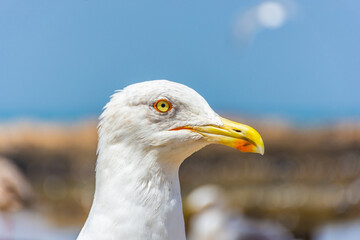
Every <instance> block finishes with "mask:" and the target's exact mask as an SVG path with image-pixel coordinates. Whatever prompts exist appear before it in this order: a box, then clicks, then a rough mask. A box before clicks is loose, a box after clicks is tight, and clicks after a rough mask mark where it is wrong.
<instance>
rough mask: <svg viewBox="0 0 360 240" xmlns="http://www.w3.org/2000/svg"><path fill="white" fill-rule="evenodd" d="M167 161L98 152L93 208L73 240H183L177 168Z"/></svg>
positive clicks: (120, 149) (128, 152) (153, 155)
mask: <svg viewBox="0 0 360 240" xmlns="http://www.w3.org/2000/svg"><path fill="white" fill-rule="evenodd" d="M164 160H165V161H164ZM170 162H172V161H167V159H160V157H159V155H158V152H157V151H156V150H152V151H144V150H142V151H141V150H140V151H139V149H131V148H128V147H124V146H121V145H112V146H108V147H107V148H105V149H104V148H102V151H101V152H99V157H98V162H97V168H96V169H97V170H96V190H95V196H94V202H93V206H92V208H91V211H90V214H89V217H88V220H87V222H86V224H85V226H84V228H83V230H82V233H81V234H80V236H79V238H78V239H85V237H84V238H80V237H81V236H82V235H84V236H85V235H87V236H90V235H91V236H92V237H90V238H86V239H170V238H171V239H175V240H183V239H185V229H184V220H183V214H182V204H181V195H180V184H179V178H178V170H179V164H170ZM83 232H84V233H83ZM86 232H88V233H86ZM99 234H101V235H99ZM93 236H97V237H93ZM104 236H108V237H104Z"/></svg>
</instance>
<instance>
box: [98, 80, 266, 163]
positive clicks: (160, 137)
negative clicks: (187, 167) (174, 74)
mask: <svg viewBox="0 0 360 240" xmlns="http://www.w3.org/2000/svg"><path fill="white" fill-rule="evenodd" d="M99 139H100V140H99V149H100V147H101V146H103V145H104V144H106V145H108V146H111V145H117V144H121V145H123V146H128V147H130V146H131V147H132V149H134V148H136V150H137V151H139V150H142V151H146V152H153V153H154V152H156V153H157V154H161V155H162V157H165V158H167V159H170V158H171V159H174V157H175V156H180V157H179V161H182V160H183V159H184V158H186V157H187V156H188V155H190V154H192V153H193V152H195V151H197V150H199V149H200V148H202V147H204V146H205V145H207V144H210V143H219V144H224V145H227V146H230V147H233V148H236V149H238V150H240V151H243V152H254V153H260V154H263V153H264V144H263V140H262V138H261V136H260V134H259V133H258V132H257V131H256V130H255V129H253V128H251V127H249V126H247V125H244V124H240V123H236V122H233V121H230V120H227V119H225V118H222V117H220V116H219V115H218V114H217V113H215V112H214V110H212V109H211V107H210V106H209V104H208V103H207V102H206V100H205V99H204V98H203V97H202V96H201V95H200V94H198V93H197V92H196V91H194V90H193V89H191V88H189V87H187V86H185V85H182V84H179V83H175V82H170V81H167V80H154V81H147V82H141V83H136V84H133V85H130V86H128V87H126V88H124V89H123V90H120V91H118V92H116V93H115V94H114V95H113V96H112V97H111V100H110V102H109V103H108V104H107V105H106V106H105V110H104V112H103V114H102V115H101V117H100V125H99ZM134 150H135V149H134Z"/></svg>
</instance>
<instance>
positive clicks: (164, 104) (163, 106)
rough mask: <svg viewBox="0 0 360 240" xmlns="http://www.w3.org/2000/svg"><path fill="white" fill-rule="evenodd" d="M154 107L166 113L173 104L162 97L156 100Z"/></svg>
mask: <svg viewBox="0 0 360 240" xmlns="http://www.w3.org/2000/svg"><path fill="white" fill-rule="evenodd" d="M154 108H155V109H156V110H157V111H158V112H162V113H164V112H167V111H170V110H171V109H172V105H171V103H170V102H169V101H168V100H166V99H160V100H157V101H156V103H155V104H154Z"/></svg>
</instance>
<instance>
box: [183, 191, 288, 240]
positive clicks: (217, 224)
mask: <svg viewBox="0 0 360 240" xmlns="http://www.w3.org/2000/svg"><path fill="white" fill-rule="evenodd" d="M185 204H186V207H187V208H189V210H190V211H191V212H192V213H193V215H192V217H191V219H190V231H189V236H188V239H189V240H219V239H221V240H253V239H257V240H293V237H292V235H291V234H290V232H288V230H287V229H285V228H284V227H283V226H281V225H279V224H277V223H275V222H269V221H260V220H251V219H247V218H246V217H245V216H243V215H242V214H240V213H235V212H234V211H233V210H232V209H231V208H230V207H229V206H228V203H227V195H226V193H225V191H223V190H222V189H221V188H220V187H218V186H215V185H206V186H202V187H199V188H197V189H195V190H194V191H193V192H191V193H190V194H189V196H188V197H187V198H186V201H185Z"/></svg>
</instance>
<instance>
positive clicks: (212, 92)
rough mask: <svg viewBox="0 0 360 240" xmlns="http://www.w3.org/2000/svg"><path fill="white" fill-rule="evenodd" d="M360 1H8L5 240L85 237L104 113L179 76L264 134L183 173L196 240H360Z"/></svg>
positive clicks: (3, 113) (0, 162) (0, 209)
mask: <svg viewBox="0 0 360 240" xmlns="http://www.w3.org/2000/svg"><path fill="white" fill-rule="evenodd" d="M359 24H360V2H359V1H356V0H344V1H336V0H328V1H310V0H301V1H300V0H281V1H280V0H279V1H267V0H259V1H258V0H254V1H235V0H228V1H212V0H210V1H189V0H185V1H160V0H159V1H158V0H155V1H145V0H139V1H94V0H86V1H85V0H84V1H81V0H77V1H70V0H67V1H45V0H44V1H41V0H36V1H17V0H1V1H0V34H1V37H0V156H1V157H0V239H7V240H9V239H11V240H42V239H46V240H48V239H65V240H66V239H75V238H76V236H77V234H78V232H79V230H80V228H81V226H82V224H83V223H84V221H85V219H86V217H87V214H88V211H89V208H90V206H91V202H92V196H93V192H94V168H95V161H96V144H97V133H96V125H97V117H98V115H99V114H100V113H101V111H102V107H103V106H104V105H105V104H106V102H107V101H108V100H109V96H110V95H111V94H112V93H113V92H114V90H116V89H121V88H123V87H125V86H127V85H129V84H131V83H135V82H141V81H145V80H153V79H168V80H172V81H176V82H180V83H183V84H185V85H188V86H190V87H192V88H194V89H195V90H196V91H198V92H199V93H200V94H201V95H202V96H203V97H204V98H205V99H207V101H208V102H209V104H210V105H211V106H212V107H213V108H214V110H215V111H217V112H218V113H220V114H221V115H225V116H226V117H228V118H231V119H234V120H237V121H240V122H242V123H245V124H249V125H251V126H253V127H254V128H256V129H257V130H258V131H259V132H260V134H261V135H262V136H263V139H264V142H265V149H266V151H265V155H264V156H257V155H252V154H242V153H239V152H238V151H236V150H233V149H230V148H226V147H222V146H216V145H211V146H208V147H206V148H205V149H203V150H201V151H199V152H197V153H195V154H194V155H193V156H191V157H190V158H189V159H187V160H186V161H185V162H184V163H183V165H182V166H181V169H180V178H181V186H182V196H183V198H184V215H185V219H186V228H187V233H188V237H189V239H191V240H215V239H224V240H282V239H284V240H285V239H286V240H287V239H303V240H310V239H311V240H338V239H342V240H355V239H356V240H358V239H360V93H359V89H360V67H359V66H360V44H359V43H360V28H359Z"/></svg>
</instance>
